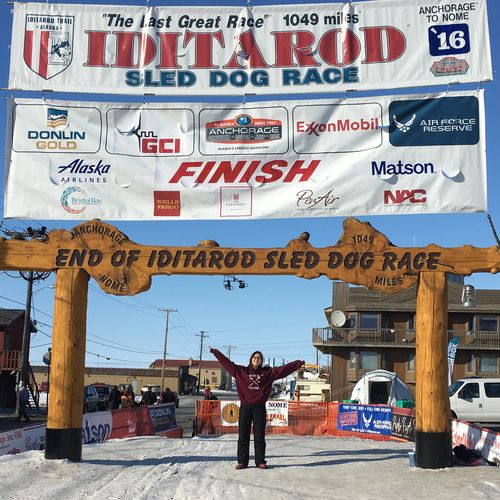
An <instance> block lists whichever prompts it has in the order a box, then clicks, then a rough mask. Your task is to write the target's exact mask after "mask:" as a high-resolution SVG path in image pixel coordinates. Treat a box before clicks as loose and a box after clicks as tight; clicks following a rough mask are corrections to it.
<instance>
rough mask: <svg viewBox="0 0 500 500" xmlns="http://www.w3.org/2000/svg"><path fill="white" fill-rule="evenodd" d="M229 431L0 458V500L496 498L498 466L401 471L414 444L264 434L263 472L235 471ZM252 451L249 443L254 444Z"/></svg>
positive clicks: (498, 492) (233, 444)
mask: <svg viewBox="0 0 500 500" xmlns="http://www.w3.org/2000/svg"><path fill="white" fill-rule="evenodd" d="M236 440H237V437H236V436H235V435H223V436H221V437H217V438H193V439H190V438H183V439H165V438H162V437H138V438H131V439H121V440H111V441H107V442H105V443H100V444H92V445H84V447H83V460H82V462H80V463H73V462H69V461H67V460H45V458H44V455H43V451H29V452H26V453H21V454H18V455H5V456H2V457H0V484H1V485H2V493H1V496H2V499H3V500H14V499H16V500H17V499H20V498H22V499H23V500H28V499H54V498H60V499H64V500H69V499H81V498H95V499H99V500H100V499H103V498H105V499H109V500H111V499H120V500H126V499H134V500H136V499H157V498H158V499H179V500H180V499H182V500H190V499H199V498H201V499H204V500H210V499H214V500H215V499H217V500H218V499H230V498H235V499H239V498H243V499H250V498H251V499H256V498H268V499H273V500H275V499H276V500H277V499H290V498H301V499H331V498H344V499H345V498H354V499H372V498H374V499H375V498H377V499H380V498H398V499H426V500H429V499H433V498H439V499H453V500H456V499H457V498H499V497H500V474H499V469H498V467H488V466H480V467H454V468H450V469H445V470H434V471H428V470H422V469H409V468H408V451H409V450H412V449H413V445H412V443H399V442H375V441H369V440H361V439H336V438H331V437H309V436H305V437H302V436H284V435H280V436H268V437H267V459H268V463H269V466H270V467H269V469H268V470H259V469H256V468H255V466H254V465H253V463H251V464H250V467H249V468H248V469H246V470H242V471H236V470H235V469H234V466H235V463H236V460H235V454H236ZM251 451H252V452H253V444H252V445H251Z"/></svg>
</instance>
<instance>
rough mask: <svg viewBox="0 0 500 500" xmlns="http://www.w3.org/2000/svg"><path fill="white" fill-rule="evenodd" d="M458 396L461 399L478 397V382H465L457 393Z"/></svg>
mask: <svg viewBox="0 0 500 500" xmlns="http://www.w3.org/2000/svg"><path fill="white" fill-rule="evenodd" d="M458 397H459V398H462V399H472V398H478V397H479V384H477V383H473V384H465V385H464V388H463V389H462V390H461V391H460V392H459V393H458Z"/></svg>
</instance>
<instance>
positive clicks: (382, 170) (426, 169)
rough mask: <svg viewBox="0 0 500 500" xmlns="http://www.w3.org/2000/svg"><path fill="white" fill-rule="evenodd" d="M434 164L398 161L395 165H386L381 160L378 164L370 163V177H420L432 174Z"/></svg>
mask: <svg viewBox="0 0 500 500" xmlns="http://www.w3.org/2000/svg"><path fill="white" fill-rule="evenodd" d="M434 173H435V169H434V164H433V163H430V162H427V163H403V162H402V161H401V160H398V161H397V162H396V163H387V162H386V161H385V160H382V161H381V162H380V164H379V163H377V162H376V161H372V175H379V176H384V175H412V174H415V175H422V174H434Z"/></svg>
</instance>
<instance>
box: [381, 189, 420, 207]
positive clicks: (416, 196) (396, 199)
mask: <svg viewBox="0 0 500 500" xmlns="http://www.w3.org/2000/svg"><path fill="white" fill-rule="evenodd" d="M426 195H427V193H426V191H425V189H396V191H390V190H386V191H384V205H401V204H402V203H405V204H409V205H414V204H418V203H425V202H426V201H427V196H426Z"/></svg>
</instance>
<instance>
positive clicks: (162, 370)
mask: <svg viewBox="0 0 500 500" xmlns="http://www.w3.org/2000/svg"><path fill="white" fill-rule="evenodd" d="M158 310H159V311H162V312H166V313H167V319H166V322H165V341H164V343H163V362H162V365H161V390H162V392H163V391H164V390H165V361H166V359H165V358H166V357H167V337H168V316H169V314H170V313H171V312H177V309H161V308H159V309H158Z"/></svg>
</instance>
